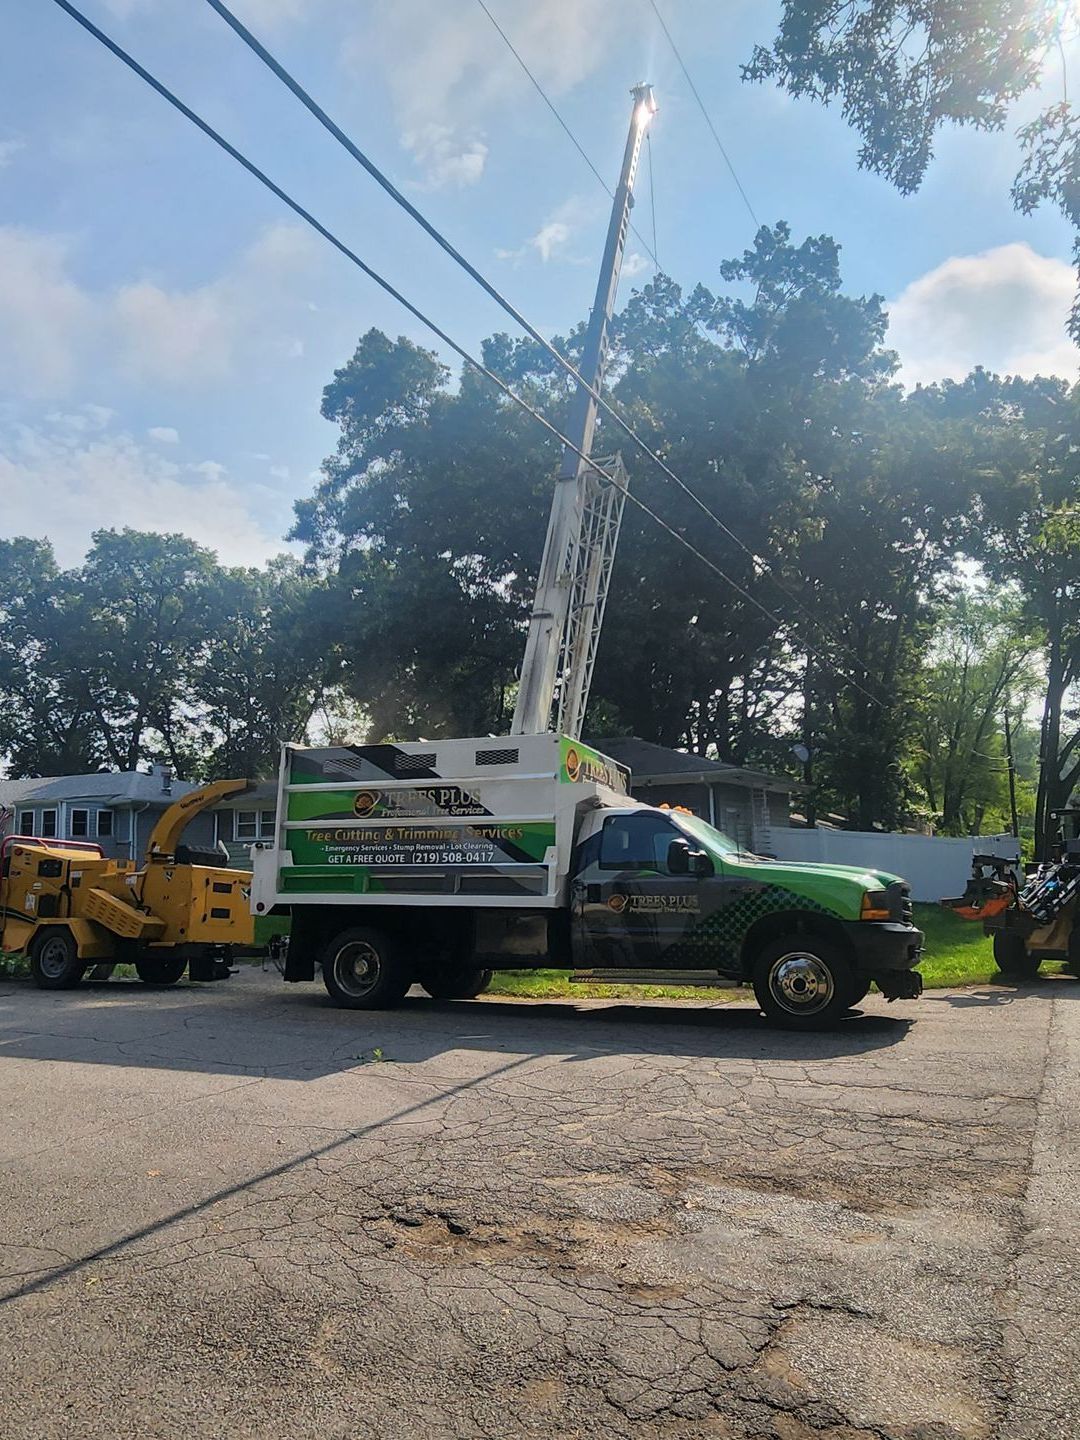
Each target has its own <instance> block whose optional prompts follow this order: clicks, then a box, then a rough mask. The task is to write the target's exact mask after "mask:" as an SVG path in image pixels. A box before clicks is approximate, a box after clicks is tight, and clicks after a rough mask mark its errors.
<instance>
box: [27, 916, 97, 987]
mask: <svg viewBox="0 0 1080 1440" xmlns="http://www.w3.org/2000/svg"><path fill="white" fill-rule="evenodd" d="M85 972H86V966H85V965H84V964H83V962H82V961H81V960H80V959H79V947H78V946H77V945H76V943H75V937H74V935H72V933H71V931H70V930H67V929H62V928H60V927H59V926H57V927H55V928H50V929H48V930H44V931H43V932H42V933H41V934H40V935H39V936H38V937H37V938H36V940H35V941H34V943H33V945H32V946H31V947H30V974H31V975H32V976H33V977H34V984H35V985H36V986H37V987H38V989H39V990H71V989H74V987H75V986H76V985H78V983H79V981H80V980H81V979H82V978H83V975H84V974H85Z"/></svg>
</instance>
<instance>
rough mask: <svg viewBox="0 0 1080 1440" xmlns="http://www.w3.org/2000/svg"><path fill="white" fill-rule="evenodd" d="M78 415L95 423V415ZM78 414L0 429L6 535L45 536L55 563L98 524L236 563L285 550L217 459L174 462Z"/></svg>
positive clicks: (75, 550)
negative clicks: (167, 534)
mask: <svg viewBox="0 0 1080 1440" xmlns="http://www.w3.org/2000/svg"><path fill="white" fill-rule="evenodd" d="M85 418H87V419H88V421H89V424H90V426H91V428H96V417H94V416H89V417H85ZM83 419H84V415H83V413H82V412H77V413H75V414H73V415H67V416H65V415H53V416H50V417H49V418H48V419H47V420H46V421H45V422H43V423H42V424H40V425H38V426H36V427H35V426H30V425H20V426H12V427H10V428H9V429H5V430H3V431H0V494H3V496H4V507H3V529H4V533H5V534H7V535H31V536H37V537H41V538H47V539H49V540H51V541H52V543H53V546H54V548H55V551H56V555H57V559H58V560H59V561H60V563H61V564H64V565H72V564H76V563H78V561H79V560H81V558H82V556H83V555H84V553H85V551H86V547H87V545H88V544H89V540H90V534H91V532H92V531H93V530H98V529H101V528H102V527H103V526H115V527H116V528H118V529H119V528H120V527H122V526H124V525H130V526H132V527H133V528H134V529H138V530H158V531H179V532H181V533H182V534H184V535H189V536H190V537H191V538H192V539H193V540H197V541H198V542H199V543H200V544H202V545H206V546H208V547H209V548H211V549H213V550H216V551H217V552H218V555H219V556H220V558H221V559H222V561H223V562H225V563H227V564H235V565H257V564H261V563H262V562H264V561H265V560H266V559H267V558H268V557H269V556H271V555H275V554H277V553H279V552H280V551H281V550H283V549H285V548H286V547H285V546H284V545H283V544H282V543H281V541H279V540H278V539H277V537H276V536H274V535H271V534H268V533H267V532H266V531H265V530H264V529H263V528H262V526H261V525H260V523H259V521H258V519H257V517H256V514H255V513H254V512H253V511H252V509H250V508H249V506H248V505H247V504H246V503H245V499H244V497H242V496H241V494H240V493H239V492H238V490H237V488H236V487H235V486H233V485H231V484H229V483H228V481H227V480H226V478H225V474H224V467H222V466H220V465H215V464H214V462H206V463H204V464H203V465H201V466H195V467H182V466H180V465H177V464H174V463H173V462H171V461H167V460H165V459H163V458H162V457H161V456H160V455H159V454H158V453H156V452H155V451H153V450H151V449H149V448H146V447H143V446H141V445H140V444H139V443H138V442H137V441H136V440H135V439H133V437H132V436H130V435H128V434H125V433H122V432H115V431H112V432H107V433H100V432H99V433H94V434H90V435H87V433H86V428H85V426H83V425H82V424H81V423H80V422H81V421H82V420H83ZM45 494H47V495H48V497H49V503H48V506H47V507H46V506H43V505H42V503H41V497H42V495H45Z"/></svg>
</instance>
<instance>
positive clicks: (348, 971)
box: [334, 940, 382, 1000]
mask: <svg viewBox="0 0 1080 1440" xmlns="http://www.w3.org/2000/svg"><path fill="white" fill-rule="evenodd" d="M381 974H382V960H381V959H380V958H379V952H378V950H376V949H375V946H374V945H372V944H370V943H369V942H368V941H367V940H352V941H350V943H349V944H348V945H343V946H342V947H341V949H340V950H339V951H338V952H337V954H336V955H335V956H334V979H335V980H336V981H337V983H338V984H339V985H340V986H341V988H342V990H343V991H344V992H345V994H346V995H348V996H350V997H351V998H352V999H353V1000H362V999H363V998H364V996H365V995H370V994H371V992H372V990H374V988H375V986H376V985H377V984H378V983H379V977H380V976H381Z"/></svg>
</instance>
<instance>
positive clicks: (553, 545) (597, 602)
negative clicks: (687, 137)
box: [511, 84, 656, 740]
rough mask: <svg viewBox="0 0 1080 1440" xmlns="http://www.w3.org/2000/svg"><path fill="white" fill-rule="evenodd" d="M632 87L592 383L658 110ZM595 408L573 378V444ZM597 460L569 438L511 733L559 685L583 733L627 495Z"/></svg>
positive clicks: (542, 726) (589, 374) (646, 93)
mask: <svg viewBox="0 0 1080 1440" xmlns="http://www.w3.org/2000/svg"><path fill="white" fill-rule="evenodd" d="M630 93H631V94H632V95H633V97H634V108H633V112H632V114H631V117H630V132H629V134H628V135H627V137H626V150H625V152H624V154H623V163H622V171H621V173H620V175H619V184H618V188H617V189H616V191H615V199H614V203H613V205H612V208H611V221H610V223H609V225H608V233H607V243H606V245H605V247H604V258H603V261H602V263H601V266H600V278H599V281H598V282H597V286H596V299H595V300H594V301H593V308H592V313H591V315H590V316H589V327H588V330H587V331H586V335H585V349H584V353H583V354H582V358H581V366H580V371H579V373H580V374H581V376H582V377H583V378H584V379H585V380H586V381H587V382H588V383H589V384H590V385H591V386H592V388H593V390H594V391H596V392H599V390H600V387H601V385H602V384H603V379H604V367H605V363H606V360H607V332H608V325H609V323H610V321H611V316H612V312H613V310H614V308H615V294H616V291H617V290H618V285H619V271H620V269H621V268H622V258H623V251H624V249H625V248H626V232H627V230H628V229H629V226H630V211H631V208H632V206H633V204H634V178H635V176H636V174H637V167H638V159H639V156H640V154H641V142H642V139H643V138H644V135H645V130H646V127H647V126H648V123H649V121H650V120H651V119H652V117H653V115H655V114H656V100H655V99H654V97H653V91H652V86H651V85H645V84H641V85H635V86H634V88H633V90H631V92H630ZM596 411H597V405H596V400H595V399H594V398H593V396H592V395H591V394H590V393H589V391H588V390H587V389H585V388H584V386H579V387H578V392H577V396H576V399H575V406H574V410H573V413H572V418H571V422H570V424H569V426H568V430H567V433H568V437H569V439H570V440H571V441H573V442H574V443H575V444H576V445H577V447H578V449H579V450H580V451H581V452H582V453H583V454H585V455H590V456H591V455H592V440H593V431H594V430H595V428H596ZM597 463H598V464H599V465H601V466H602V468H603V469H604V470H606V471H607V472H608V474H610V475H614V477H615V480H616V482H617V483H616V485H612V484H611V483H610V482H609V481H608V480H606V479H604V478H602V477H601V476H599V475H598V474H597V472H596V471H595V470H594V469H593V468H592V466H591V465H588V464H587V463H586V462H585V461H584V460H582V459H581V457H580V456H579V455H578V454H577V453H575V451H573V450H571V449H570V448H569V447H567V449H566V451H565V453H564V455H563V459H562V465H561V467H560V469H559V474H558V476H557V478H556V482H555V496H554V499H553V500H552V503H551V515H550V518H549V520H548V529H547V538H546V539H545V541H544V555H543V559H542V560H541V562H540V574H539V576H538V578H537V583H536V599H535V601H534V603H533V612H532V617H531V619H530V621H529V634H528V638H527V640H526V642H525V658H524V661H523V662H522V666H521V681H520V685H519V688H518V698H517V705H516V706H515V709H514V723H513V725H512V727H511V730H512V733H513V734H515V735H538V734H542V733H544V732H545V731H547V730H548V729H549V727H550V724H551V710H552V705H553V703H554V699H555V690H556V686H558V690H559V712H558V720H557V723H556V727H555V728H556V729H557V730H558V731H559V732H560V733H561V734H563V735H569V736H571V737H572V738H573V739H575V740H576V739H580V738H581V727H582V724H583V721H584V718H585V707H586V705H587V703H588V699H589V687H590V685H591V683H592V674H593V665H594V663H595V660H596V650H597V644H598V642H599V638H600V627H601V624H602V622H603V618H604V606H605V604H606V602H607V593H608V583H609V580H610V577H611V566H612V562H613V561H614V558H615V548H616V545H617V544H618V539H619V525H620V523H621V521H622V511H623V502H624V499H625V495H624V493H623V491H622V490H620V489H619V488H618V487H619V486H625V484H626V472H625V470H624V469H623V466H622V459H621V457H620V456H618V455H615V456H613V457H610V458H606V459H604V460H598V461H597Z"/></svg>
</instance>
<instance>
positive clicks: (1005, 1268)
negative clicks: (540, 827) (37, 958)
mask: <svg viewBox="0 0 1080 1440" xmlns="http://www.w3.org/2000/svg"><path fill="white" fill-rule="evenodd" d="M1077 1001H1080V982H1076V981H1073V980H1071V979H1069V978H1062V979H1053V980H1049V981H1046V982H1044V983H1041V984H1039V985H1036V986H1033V987H1030V988H1028V989H1024V990H1015V991H1014V990H1009V989H994V990H981V991H963V992H955V993H946V992H931V993H930V994H929V995H927V996H925V997H924V998H923V999H922V1000H921V1001H919V1002H913V1003H906V1004H900V1005H896V1006H892V1007H889V1006H887V1005H886V1004H885V1003H884V1002H883V1001H881V1000H880V999H879V998H874V999H872V1000H869V1001H867V1002H866V1004H865V1005H864V1007H863V1010H862V1012H861V1014H856V1015H853V1016H850V1017H848V1018H847V1019H846V1020H845V1021H844V1022H843V1024H842V1025H841V1026H840V1027H839V1028H838V1029H837V1030H836V1031H834V1032H832V1033H829V1034H822V1035H811V1036H795V1035H788V1034H783V1033H780V1032H777V1031H773V1030H770V1029H768V1028H767V1027H766V1026H765V1024H764V1022H763V1021H762V1020H761V1019H760V1017H758V1015H757V1014H756V1013H755V1012H754V1011H753V1009H752V1008H751V1007H749V1006H740V1007H716V1008H710V1007H698V1006H695V1005H693V1004H685V1003H681V1004H678V1005H673V1004H663V1003H658V1002H654V1003H641V1004H627V1003H623V1002H614V1003H612V1002H606V1001H579V1002H576V1003H574V1002H559V1003H547V1002H528V1001H523V1002H514V1001H508V1000H505V999H498V998H496V999H482V1000H479V1001H475V1002H462V1003H444V1004H438V1003H435V1002H431V1001H427V1000H423V999H420V998H411V999H410V1000H408V1001H407V1002H406V1003H405V1005H404V1006H403V1007H402V1008H401V1009H399V1010H397V1011H393V1012H385V1013H378V1014H362V1013H350V1012H346V1011H341V1010H336V1009H334V1008H332V1007H331V1006H330V1005H329V1003H328V1001H327V1000H326V997H325V996H324V994H323V992H322V989H321V987H318V988H316V987H314V986H284V985H282V984H281V982H280V981H279V980H278V978H277V976H276V975H266V974H263V973H261V972H259V971H258V970H255V969H252V970H250V971H244V972H243V973H241V974H239V975H237V976H235V977H234V978H233V979H231V980H229V981H227V982H225V983H223V984H219V985H214V986H191V985H181V986H179V987H177V988H176V989H173V990H169V991H151V990H148V989H145V988H144V987H141V986H139V985H137V984H134V983H131V984H129V983H123V982H112V983H109V984H103V985H93V984H89V985H84V986H83V987H82V988H80V989H79V990H76V991H73V992H67V993H61V994H44V993H41V992H38V991H35V990H33V989H31V988H30V987H29V986H28V985H26V984H23V983H18V982H10V981H8V982H3V983H2V984H0V1112H2V1115H3V1126H2V1130H0V1174H2V1177H3V1178H2V1184H3V1198H4V1227H3V1231H2V1232H0V1297H2V1304H0V1337H2V1345H3V1355H4V1370H5V1380H6V1383H5V1386H4V1399H3V1412H2V1430H3V1434H4V1435H5V1436H6V1437H12V1440H24V1437H25V1440H31V1437H33V1440H37V1437H54V1436H64V1437H68V1436H71V1437H79V1440H96V1437H121V1436H123V1437H130V1436H133V1435H138V1436H140V1437H143V1440H173V1437H177V1440H181V1437H182V1440H191V1437H200V1440H201V1437H204V1436H205V1437H220V1436H229V1437H233V1436H236V1437H258V1440H277V1437H289V1440H306V1437H316V1436H318V1437H320V1440H338V1437H340V1440H345V1437H349V1440H353V1437H356V1436H392V1437H395V1440H396V1437H414V1436H415V1437H433V1436H434V1437H442V1436H446V1437H484V1440H487V1437H492V1440H495V1437H518V1436H522V1437H533V1436H536V1437H545V1440H547V1437H550V1436H551V1435H553V1434H554V1435H558V1436H560V1437H576V1436H586V1435H588V1436H592V1435H597V1434H602V1435H604V1436H610V1437H624V1436H625V1437H633V1440H638V1437H641V1440H646V1437H648V1440H653V1437H657V1440H659V1437H665V1440H666V1437H673V1440H706V1437H723V1440H750V1437H754V1440H757V1437H761V1440H810V1437H814V1440H871V1437H873V1440H981V1437H987V1440H990V1437H993V1440H1058V1437H1061V1440H1072V1437H1073V1436H1075V1434H1076V1433H1077V1422H1076V1420H1075V1416H1076V1415H1077V1413H1078V1408H1080V1407H1078V1401H1080V1379H1078V1378H1077V1373H1076V1366H1075V1364H1074V1363H1073V1362H1072V1361H1071V1360H1070V1359H1069V1357H1070V1356H1073V1357H1075V1317H1076V1315H1077V1313H1078V1308H1080V1283H1078V1281H1077V1278H1076V1271H1075V1266H1074V1261H1075V1256H1076V1253H1077V1248H1078V1247H1077V1242H1078V1241H1080V1207H1078V1201H1077V1195H1078V1193H1080V1183H1078V1182H1080V1080H1078V1078H1077V1077H1078V1075H1080V1004H1078V1003H1076V1002H1077Z"/></svg>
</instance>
